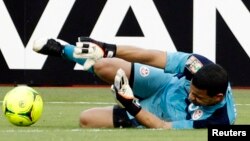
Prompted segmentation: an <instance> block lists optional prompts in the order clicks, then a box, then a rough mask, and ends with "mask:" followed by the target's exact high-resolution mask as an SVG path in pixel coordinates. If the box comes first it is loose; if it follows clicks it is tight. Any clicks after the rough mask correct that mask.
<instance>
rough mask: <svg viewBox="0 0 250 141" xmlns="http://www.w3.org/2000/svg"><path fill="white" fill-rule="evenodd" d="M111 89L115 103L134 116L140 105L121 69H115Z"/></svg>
mask: <svg viewBox="0 0 250 141" xmlns="http://www.w3.org/2000/svg"><path fill="white" fill-rule="evenodd" d="M111 90H112V92H113V94H114V96H115V98H116V101H117V103H118V104H119V105H120V106H121V107H124V108H125V109H126V110H127V111H128V112H129V113H130V114H131V115H132V116H136V115H137V114H138V113H139V112H140V110H141V106H140V104H139V102H138V99H137V98H135V97H134V94H133V91H132V89H131V88H130V86H129V82H128V78H127V76H126V74H125V72H124V71H123V70H122V69H119V70H118V71H117V73H116V76H115V81H114V84H113V85H112V86H111Z"/></svg>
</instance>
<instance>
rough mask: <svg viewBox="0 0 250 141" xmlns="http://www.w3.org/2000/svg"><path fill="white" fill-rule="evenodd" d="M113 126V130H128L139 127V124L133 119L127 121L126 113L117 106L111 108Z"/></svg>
mask: <svg viewBox="0 0 250 141" xmlns="http://www.w3.org/2000/svg"><path fill="white" fill-rule="evenodd" d="M113 124H114V127H115V128H130V127H138V126H140V124H139V122H138V121H137V120H136V119H135V118H133V119H129V117H128V115H127V111H126V110H125V109H124V108H121V107H120V106H118V105H114V107H113Z"/></svg>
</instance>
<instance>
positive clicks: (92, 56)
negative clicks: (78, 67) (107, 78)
mask: <svg viewBox="0 0 250 141" xmlns="http://www.w3.org/2000/svg"><path fill="white" fill-rule="evenodd" d="M115 54H116V45H115V44H107V43H103V42H100V41H96V40H94V39H91V38H89V37H79V38H78V42H77V43H76V48H75V49H74V53H73V56H74V57H75V58H85V59H86V61H85V63H84V65H83V69H84V70H88V69H89V68H90V67H92V66H93V65H94V64H95V63H96V61H98V60H99V59H101V58H111V57H114V56H115Z"/></svg>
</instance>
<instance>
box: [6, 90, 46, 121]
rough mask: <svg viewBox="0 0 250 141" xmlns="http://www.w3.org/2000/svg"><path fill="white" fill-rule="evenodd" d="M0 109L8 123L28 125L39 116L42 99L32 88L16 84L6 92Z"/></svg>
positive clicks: (41, 109)
mask: <svg viewBox="0 0 250 141" xmlns="http://www.w3.org/2000/svg"><path fill="white" fill-rule="evenodd" d="M2 109H3V113H4V115H5V116H6V117H7V119H8V120H9V121H10V123H12V124H14V125H17V126H30V125H32V124H34V123H36V122H37V121H38V119H39V118H40V117H41V115H42V111H43V100H42V97H41V95H40V94H39V93H38V92H37V91H36V90H34V89H33V88H31V87H29V86H17V87H15V88H13V89H11V90H10V91H9V92H7V93H6V95H5V97H4V100H3V105H2Z"/></svg>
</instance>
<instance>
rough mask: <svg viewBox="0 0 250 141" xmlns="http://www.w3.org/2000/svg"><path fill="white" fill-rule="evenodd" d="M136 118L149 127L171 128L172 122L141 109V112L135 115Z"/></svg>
mask: <svg viewBox="0 0 250 141" xmlns="http://www.w3.org/2000/svg"><path fill="white" fill-rule="evenodd" d="M135 118H136V119H137V120H138V121H139V122H140V123H141V124H142V125H144V126H145V127H147V128H162V129H171V128H172V124H171V122H166V121H163V120H161V119H159V118H158V117H156V116H155V115H153V114H151V113H149V112H147V111H145V110H144V109H141V110H140V112H139V113H138V114H137V115H136V116H135Z"/></svg>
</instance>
